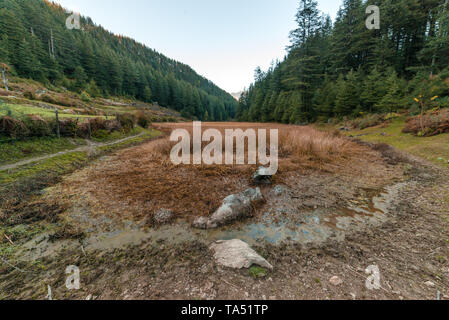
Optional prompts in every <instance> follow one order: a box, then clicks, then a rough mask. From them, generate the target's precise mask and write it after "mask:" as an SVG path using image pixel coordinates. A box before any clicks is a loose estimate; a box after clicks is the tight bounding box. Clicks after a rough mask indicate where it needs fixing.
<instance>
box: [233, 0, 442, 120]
mask: <svg viewBox="0 0 449 320" xmlns="http://www.w3.org/2000/svg"><path fill="white" fill-rule="evenodd" d="M448 2H449V1H447V0H369V1H362V0H344V1H343V4H342V6H341V7H340V10H339V12H338V16H337V19H336V21H335V22H334V23H333V22H332V20H331V19H330V17H329V16H325V15H323V14H322V13H321V12H319V10H318V9H317V2H316V1H314V0H300V1H299V9H298V12H297V15H296V21H297V23H298V28H297V29H295V30H293V31H292V32H291V33H290V38H291V46H289V48H288V55H287V56H286V57H285V59H284V61H282V62H276V63H273V64H272V66H271V67H270V68H269V70H268V71H267V72H262V70H260V68H258V69H256V72H255V83H254V84H252V85H251V86H250V87H249V89H248V90H247V91H246V92H245V93H244V94H243V95H242V97H241V99H240V102H239V106H238V108H237V112H236V113H237V115H236V116H237V118H238V119H239V120H242V121H263V122H268V121H276V122H283V123H308V122H313V121H328V120H329V119H330V118H334V117H339V118H342V117H345V116H347V117H355V116H359V115H361V114H364V113H388V112H395V111H398V110H401V109H406V108H408V109H409V110H410V111H411V112H412V113H414V112H418V110H420V109H421V108H430V106H434V105H438V106H443V107H449V98H448V96H449V4H448ZM368 5H377V6H379V7H380V13H381V15H380V29H379V30H376V29H373V30H369V29H368V28H367V27H366V22H365V21H366V19H367V17H368V15H367V14H366V8H367V6H368Z"/></svg>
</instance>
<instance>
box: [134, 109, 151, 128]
mask: <svg viewBox="0 0 449 320" xmlns="http://www.w3.org/2000/svg"><path fill="white" fill-rule="evenodd" d="M136 117H137V124H138V125H139V126H141V127H142V128H148V126H149V125H150V124H151V118H150V117H149V116H148V115H147V114H145V112H143V111H139V112H138V113H137V115H136Z"/></svg>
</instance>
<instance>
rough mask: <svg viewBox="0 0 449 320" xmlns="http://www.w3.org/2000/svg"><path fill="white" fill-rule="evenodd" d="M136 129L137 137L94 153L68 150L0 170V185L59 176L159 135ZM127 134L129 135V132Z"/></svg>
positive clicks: (99, 148)
mask: <svg viewBox="0 0 449 320" xmlns="http://www.w3.org/2000/svg"><path fill="white" fill-rule="evenodd" d="M137 131H138V132H137ZM137 131H136V132H132V135H135V134H138V133H140V135H139V136H138V137H134V138H130V139H128V140H125V141H122V142H120V143H117V144H111V145H106V146H101V147H97V148H96V152H94V153H89V152H87V151H82V152H70V153H67V154H64V155H59V156H56V157H53V158H50V159H46V160H42V161H38V162H34V163H31V164H28V165H24V166H20V167H18V168H15V169H11V170H5V171H0V186H1V185H3V186H5V185H9V184H16V183H21V182H23V183H25V180H28V179H36V178H39V179H41V178H42V177H45V178H46V179H47V178H48V177H52V176H60V175H63V174H66V173H69V172H71V171H73V170H75V169H77V168H80V167H81V166H83V165H85V164H86V163H88V162H89V161H90V160H93V159H95V158H96V157H98V156H101V155H104V154H106V153H109V152H112V151H114V150H118V149H120V148H125V147H129V146H132V145H135V144H139V143H142V142H145V141H147V140H150V139H153V138H156V137H158V136H159V135H161V132H159V131H157V130H153V129H148V130H146V129H139V130H137ZM127 136H129V134H128V135H127ZM125 137H126V136H125ZM121 138H123V137H121ZM62 145H64V143H62V144H61V146H62Z"/></svg>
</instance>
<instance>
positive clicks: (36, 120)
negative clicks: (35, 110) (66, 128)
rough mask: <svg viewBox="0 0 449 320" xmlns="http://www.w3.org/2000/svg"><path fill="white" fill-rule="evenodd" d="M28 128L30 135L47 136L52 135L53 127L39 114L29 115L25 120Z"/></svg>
mask: <svg viewBox="0 0 449 320" xmlns="http://www.w3.org/2000/svg"><path fill="white" fill-rule="evenodd" d="M23 122H24V124H25V125H26V127H27V128H28V135H29V136H30V137H45V136H49V135H51V133H52V132H51V131H52V130H51V128H50V126H49V125H48V122H47V121H45V120H44V119H42V118H41V117H39V116H37V115H29V116H27V117H26V118H24V120H23Z"/></svg>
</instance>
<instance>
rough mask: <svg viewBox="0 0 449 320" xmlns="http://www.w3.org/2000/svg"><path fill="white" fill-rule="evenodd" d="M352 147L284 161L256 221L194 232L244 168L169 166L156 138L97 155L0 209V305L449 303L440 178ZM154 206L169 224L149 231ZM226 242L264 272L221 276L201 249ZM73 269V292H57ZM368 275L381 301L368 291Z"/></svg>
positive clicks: (448, 223) (401, 159)
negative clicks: (76, 279) (266, 265)
mask: <svg viewBox="0 0 449 320" xmlns="http://www.w3.org/2000/svg"><path fill="white" fill-rule="evenodd" d="M214 125H216V124H214ZM239 125H240V124H239ZM253 125H254V124H253ZM253 125H248V126H253ZM173 126H175V127H176V126H179V127H182V126H183V125H182V124H180V125H169V124H167V125H161V127H159V128H158V129H160V130H164V129H167V128H169V129H171V128H172V127H173ZM281 129H286V130H296V129H292V127H282V128H281ZM298 130H299V134H304V135H309V134H313V135H318V134H316V133H315V132H312V131H310V132H309V131H307V130H308V129H307V130H306V131H304V132H302V131H301V130H303V129H298ZM318 137H319V135H318ZM317 139H318V138H317ZM320 139H321V138H320ZM323 139H324V138H323ZM326 139H327V138H326ZM338 139H340V138H338ZM342 139H343V138H342ZM320 141H321V140H320ZM348 141H349V142H348V143H349V145H348V146H347V147H348V150H350V151H349V152H350V153H349V154H342V155H340V154H337V155H335V156H334V157H333V159H326V160H322V159H321V160H317V159H316V158H315V159H312V158H313V157H312V156H311V155H310V154H309V155H306V156H305V157H303V158H301V161H299V160H298V159H297V158H294V157H292V156H291V154H290V155H289V153H288V152H286V156H285V157H283V158H282V160H281V166H280V171H279V174H278V175H277V176H276V177H275V181H274V184H273V185H272V186H264V187H261V190H262V193H263V195H264V197H265V200H266V203H265V204H264V205H263V206H261V207H258V208H257V210H256V212H255V214H254V217H252V218H250V219H249V220H246V221H240V222H237V223H235V224H233V225H230V226H228V227H223V228H220V229H218V230H207V231H205V230H194V229H193V228H192V227H191V226H190V222H191V221H192V219H193V218H194V217H195V216H198V215H207V214H209V213H210V211H211V210H213V209H214V208H215V209H216V207H217V203H218V204H219V203H220V201H221V200H222V199H223V198H224V197H226V196H227V195H229V194H231V193H235V192H240V191H242V190H245V189H246V188H248V187H251V186H252V185H251V181H250V177H251V173H252V172H253V170H254V169H255V168H254V167H251V166H248V167H244V168H241V169H238V170H237V169H232V168H224V169H220V168H202V167H201V168H177V167H173V166H171V165H170V164H168V163H167V162H165V160H164V159H163V157H162V156H161V154H163V152H165V151H163V150H164V148H165V147H166V146H165V145H164V142H163V141H161V140H156V141H150V142H146V143H144V144H141V145H138V146H135V147H131V148H128V149H124V150H120V151H117V152H115V153H114V154H112V155H109V156H104V157H101V158H99V159H98V160H96V161H94V162H93V163H91V164H90V165H89V166H87V167H85V168H82V169H79V170H76V171H74V172H73V173H72V174H69V175H67V176H65V177H64V178H63V180H62V181H59V182H57V183H56V184H54V185H53V186H51V187H49V188H47V189H45V190H44V191H42V192H39V193H37V194H35V195H34V196H33V197H32V198H30V199H27V200H26V202H25V203H20V201H18V200H17V199H16V201H17V203H9V205H8V206H3V207H2V211H0V217H1V218H2V219H3V220H2V221H7V223H5V224H4V227H2V233H0V236H1V237H2V238H4V239H2V240H0V241H3V242H0V257H1V260H0V288H1V290H0V299H45V298H46V296H47V293H48V291H47V290H48V287H47V286H50V287H51V288H52V298H53V299H86V297H88V296H89V297H91V298H92V299H437V297H440V298H441V299H449V246H448V242H449V191H448V190H449V179H448V178H449V172H448V170H446V169H445V168H444V167H443V168H442V167H441V166H438V165H435V164H433V163H431V162H427V161H426V160H422V159H421V158H415V157H414V156H410V155H408V154H402V153H400V152H398V151H395V150H394V149H390V148H385V147H382V148H381V147H379V146H378V145H370V144H365V143H361V142H360V143H357V142H354V141H353V140H350V139H348ZM345 146H346V145H345ZM155 150H158V151H157V152H159V153H157V152H156V155H155ZM161 150H162V151H161ZM161 152H162V153H161ZM317 163H320V165H317ZM275 185H276V186H275ZM158 207H169V208H170V209H174V210H175V213H176V214H177V219H176V221H175V222H174V223H172V224H169V225H164V226H159V227H157V226H154V225H152V224H151V223H148V215H149V213H150V212H153V211H154V210H155V209H156V208H158ZM11 213H14V214H15V215H16V217H15V219H16V220H14V219H12V218H11V217H12V216H11ZM232 238H240V239H242V240H244V241H246V242H248V243H249V244H250V245H251V247H252V248H253V249H255V250H256V251H257V252H258V253H259V254H260V255H262V256H263V257H264V258H266V259H267V261H269V262H270V263H271V264H272V265H273V266H274V270H273V271H268V270H263V269H262V270H257V271H258V272H255V270H254V269H253V268H252V269H250V270H248V269H242V270H233V269H228V268H224V267H220V266H219V265H217V263H216V262H215V260H214V257H213V254H212V252H211V251H210V250H209V248H208V247H209V245H210V243H211V242H213V241H215V240H217V239H232ZM70 265H75V266H77V267H79V269H80V276H81V287H80V289H79V290H68V289H67V288H66V285H65V283H66V278H67V276H68V275H67V274H66V273H65V270H66V267H67V266H70ZM373 265H376V266H378V268H379V271H380V284H381V288H380V289H378V290H368V289H367V287H366V280H367V278H368V276H369V275H368V274H367V273H366V272H365V269H366V268H368V267H369V266H373ZM333 277H338V278H339V280H341V281H339V282H341V283H340V284H335V283H334V284H333V283H331V282H334V281H330V279H331V278H333ZM334 279H335V278H334Z"/></svg>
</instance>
